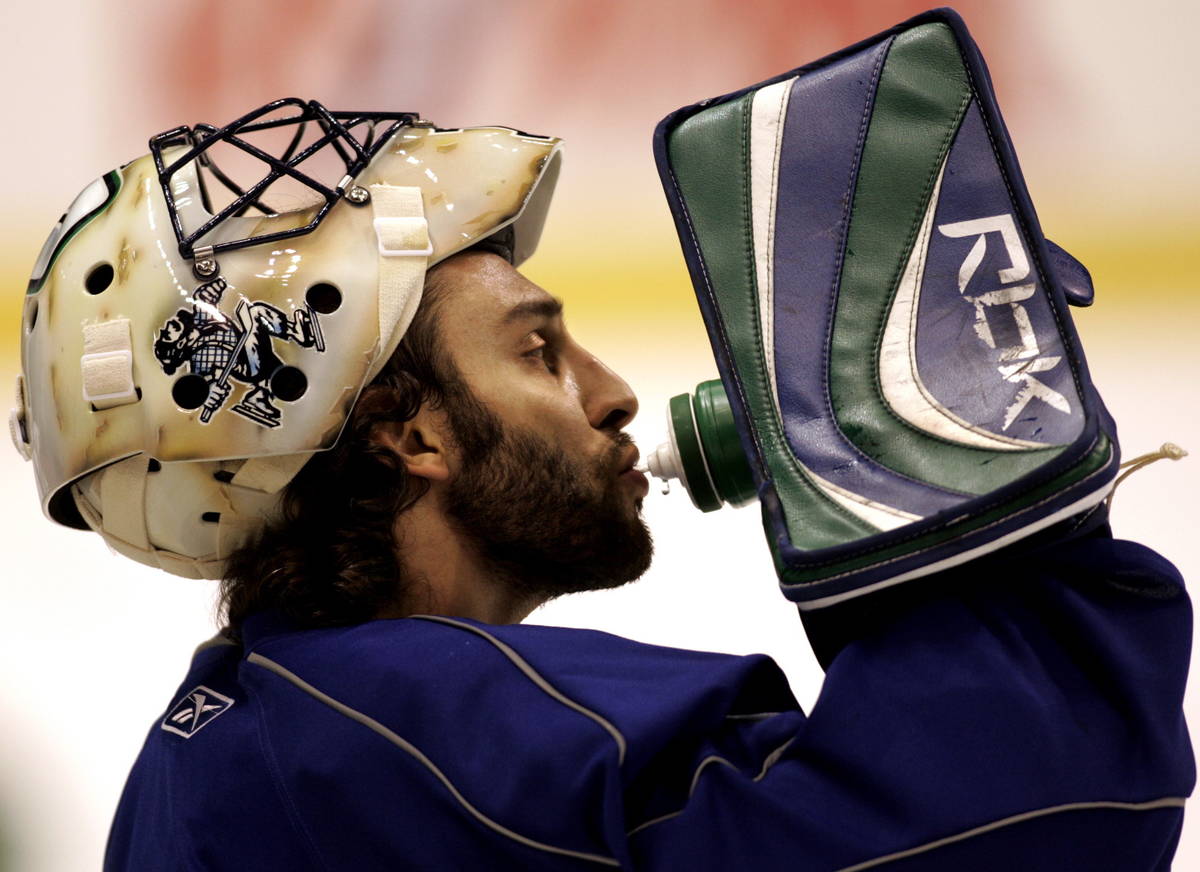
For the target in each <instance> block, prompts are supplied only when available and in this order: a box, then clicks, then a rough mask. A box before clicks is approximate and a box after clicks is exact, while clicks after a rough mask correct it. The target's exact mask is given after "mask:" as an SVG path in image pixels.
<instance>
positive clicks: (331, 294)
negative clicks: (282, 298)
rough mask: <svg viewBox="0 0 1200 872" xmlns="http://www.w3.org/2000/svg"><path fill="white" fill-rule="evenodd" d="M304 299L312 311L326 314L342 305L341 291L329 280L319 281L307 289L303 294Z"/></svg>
mask: <svg viewBox="0 0 1200 872" xmlns="http://www.w3.org/2000/svg"><path fill="white" fill-rule="evenodd" d="M304 300H305V302H307V303H308V305H309V306H310V307H311V308H312V309H313V311H315V312H318V313H320V314H322V315H328V314H330V313H331V312H336V311H337V310H338V308H339V307H340V306H341V305H342V292H341V291H339V290H338V289H337V286H335V285H331V284H329V282H321V283H320V284H316V285H313V286H312V287H311V288H309V289H308V291H307V292H306V293H305V294H304Z"/></svg>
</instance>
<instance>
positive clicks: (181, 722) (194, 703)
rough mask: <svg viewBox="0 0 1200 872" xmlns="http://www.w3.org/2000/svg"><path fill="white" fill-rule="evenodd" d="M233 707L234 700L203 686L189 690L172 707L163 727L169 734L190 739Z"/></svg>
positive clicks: (163, 721)
mask: <svg viewBox="0 0 1200 872" xmlns="http://www.w3.org/2000/svg"><path fill="white" fill-rule="evenodd" d="M232 706H233V700H232V699H230V698H229V697H227V696H225V695H224V694H221V693H217V692H216V691H215V690H213V689H212V688H208V687H205V686H204V685H203V684H201V685H198V686H197V687H195V688H193V689H192V690H189V691H188V692H187V694H186V695H185V696H184V698H183V699H181V700H180V701H179V702H177V703H175V705H173V706H171V710H170V711H169V712H167V716H166V717H165V718H163V720H162V724H161V727H162V728H163V729H164V730H166V731H167V732H168V733H175V735H177V736H183V737H184V738H185V739H190V738H191V737H192V736H194V735H195V734H196V733H198V732H199V731H200V730H202V729H204V727H207V726H208V725H209V724H211V723H212V722H213V721H214V720H216V719H217V718H218V717H220V716H221V715H223V714H225V712H227V711H229V709H230V708H231V707H232Z"/></svg>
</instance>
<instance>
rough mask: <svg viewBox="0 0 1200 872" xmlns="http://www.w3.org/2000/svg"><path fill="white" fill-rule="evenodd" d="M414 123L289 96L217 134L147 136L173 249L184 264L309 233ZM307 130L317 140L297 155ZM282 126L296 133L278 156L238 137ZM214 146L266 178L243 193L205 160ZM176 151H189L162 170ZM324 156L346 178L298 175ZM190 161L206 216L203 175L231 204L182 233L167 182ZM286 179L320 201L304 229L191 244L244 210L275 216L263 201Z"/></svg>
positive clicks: (185, 130) (207, 130) (188, 130)
mask: <svg viewBox="0 0 1200 872" xmlns="http://www.w3.org/2000/svg"><path fill="white" fill-rule="evenodd" d="M288 107H295V110H296V112H295V114H292V115H286V116H284V117H276V118H265V119H264V116H270V115H272V114H273V113H277V112H279V111H281V110H286V109H287V108H288ZM419 121H420V114H419V113H416V112H346V111H330V110H328V109H326V108H325V107H324V106H322V105H321V104H320V103H318V102H317V101H315V100H308V101H304V100H300V99H297V98H295V97H287V98H284V99H282V100H275V101H273V102H271V103H267V104H266V105H265V106H261V107H259V108H258V109H255V110H254V111H252V112H249V113H247V114H246V115H243V116H242V117H241V118H238V119H237V120H236V121H233V122H231V123H229V124H227V125H225V126H224V127H221V128H217V127H214V126H213V125H211V124H196V125H194V126H192V127H188V126H186V125H185V126H181V127H176V128H174V129H172V130H167V131H164V132H163V133H160V134H158V135H157V136H154V137H151V139H150V153H151V154H152V155H153V156H154V164H155V167H156V168H157V170H158V180H159V184H160V185H161V186H162V191H163V197H164V199H165V200H166V203H167V210H168V212H169V213H170V216H171V226H172V227H173V228H174V230H175V238H176V240H177V241H178V243H179V253H180V255H181V256H182V257H184V258H186V259H188V260H192V259H195V258H197V257H199V256H204V257H211V256H212V255H214V254H216V253H218V252H222V251H231V250H233V249H238V248H245V247H247V246H250V245H258V244H260V243H263V242H273V241H275V240H279V239H287V238H290V237H293V236H302V235H304V234H306V233H311V232H312V231H313V230H315V229H316V228H317V226H318V225H319V224H320V223H321V221H322V220H323V219H324V218H325V215H326V214H327V213H328V212H329V210H330V208H331V207H332V206H333V204H334V203H336V202H337V201H338V200H339V199H341V198H342V197H343V196H345V194H346V191H347V189H348V188H349V187H350V185H351V183H352V182H353V181H354V178H355V176H357V175H358V173H359V172H360V171H361V170H362V169H363V167H365V166H366V165H367V164H368V163H369V162H370V160H371V158H373V157H374V156H375V155H376V154H377V153H378V152H379V150H380V149H381V148H382V147H383V146H384V144H385V143H386V142H387V141H388V140H389V139H390V138H391V137H392V135H393V134H394V133H395V132H396V131H397V130H399V129H400V128H401V127H406V126H411V125H413V124H416V123H418V122H419ZM384 122H391V123H390V124H388V125H387V126H386V127H384V128H383V130H382V132H379V131H378V128H379V127H380V125H381V124H382V123H384ZM310 123H312V124H316V125H317V127H318V128H319V135H317V137H316V139H315V140H314V141H313V142H311V143H309V144H308V145H306V146H304V147H303V148H301V147H300V146H301V143H302V142H303V140H304V136H305V133H306V131H307V130H308V126H309V124H310ZM421 123H424V122H421ZM287 127H294V128H295V131H294V133H293V134H292V137H291V139H290V141H289V142H288V143H287V145H286V146H285V147H284V148H283V149H282V151H281V153H279V154H278V155H275V154H271V153H270V152H268V151H265V150H264V149H263V148H261V147H260V146H259V145H256V144H255V143H252V142H248V141H247V140H246V139H245V138H243V137H244V135H245V134H250V133H255V132H258V131H263V130H271V129H276V128H287ZM218 144H227V145H229V146H233V147H235V148H237V149H240V150H241V151H243V152H245V153H247V154H249V155H250V156H251V157H253V158H256V159H257V160H258V161H261V163H262V164H265V165H266V167H267V172H266V175H264V176H263V177H262V178H261V179H259V180H258V181H257V182H255V183H254V184H253V185H250V186H248V187H245V188H243V187H242V186H241V185H239V184H238V183H237V182H236V181H234V179H233V178H232V177H231V176H230V175H229V174H227V173H226V172H225V171H224V170H223V169H222V168H221V167H220V166H218V164H217V162H216V160H215V159H214V157H213V155H212V154H210V149H212V148H213V146H215V145H218ZM178 146H183V147H185V148H187V151H186V152H184V154H183V155H181V156H180V157H178V158H177V159H176V160H174V161H173V162H172V163H171V164H169V165H168V164H166V163H165V161H164V153H165V152H166V150H167V149H169V148H175V147H178ZM323 150H324V153H325V155H326V156H327V155H329V154H330V153H332V154H333V155H335V156H336V160H338V161H340V165H341V166H342V167H344V168H345V174H344V175H343V176H342V178H341V180H340V181H339V182H338V183H337V184H336V185H335V186H333V187H330V186H329V185H327V184H323V183H322V182H320V181H318V180H317V179H315V178H313V176H312V175H311V174H310V173H309V172H306V171H305V170H301V169H298V168H297V167H298V165H299V164H300V163H302V162H304V161H306V160H309V159H310V158H312V157H313V156H314V155H316V154H317V153H318V152H322V151H323ZM193 160H194V161H196V179H197V185H198V186H199V189H200V190H199V193H200V196H201V198H202V201H203V203H204V206H205V208H206V209H207V210H208V211H209V212H210V213H213V208H212V205H211V203H212V201H211V198H210V197H209V192H208V188H207V185H206V182H205V180H204V177H205V175H206V174H208V175H211V177H212V178H213V179H215V180H216V181H218V182H219V183H220V184H222V185H223V186H224V187H225V188H226V189H227V190H228V191H229V192H230V193H231V194H232V195H233V199H232V200H231V201H230V202H229V203H227V204H226V205H224V206H223V207H222V208H221V209H220V210H219V211H216V212H215V214H212V217H211V218H209V219H208V220H207V221H205V222H204V223H203V224H201V225H200V226H199V227H197V228H195V229H194V230H190V229H188V228H185V227H184V226H183V223H182V221H181V219H180V214H179V210H178V208H177V205H176V202H175V195H174V194H173V192H172V186H171V180H172V178H173V177H174V176H175V174H176V173H178V172H180V171H181V170H183V169H184V168H185V167H187V166H188V165H189V164H190V163H191V162H192V161H193ZM285 176H286V177H287V178H288V179H289V180H291V181H293V182H296V183H299V184H300V185H302V186H303V187H304V188H307V189H309V190H311V191H312V192H313V193H315V194H317V195H318V196H319V197H320V198H321V200H322V201H323V202H321V204H320V206H319V207H318V208H317V211H316V213H315V214H314V215H313V218H312V220H311V221H310V222H309V223H308V224H305V225H304V226H302V227H296V228H293V229H290V230H282V231H276V232H273V233H263V234H260V235H257V236H247V237H243V238H236V239H226V240H222V241H220V242H215V243H212V244H209V245H202V244H197V243H199V242H200V241H201V240H202V239H203V238H204V237H205V236H206V235H207V234H208V233H210V232H211V231H212V230H214V229H215V228H217V227H219V226H220V225H221V224H222V223H223V222H224V221H226V220H227V219H229V218H233V217H239V216H242V215H244V214H246V212H247V211H248V210H250V209H254V210H256V211H258V212H260V213H262V214H264V215H274V214H276V213H275V211H274V210H272V209H271V208H270V207H268V206H267V205H266V204H265V203H263V202H262V199H261V198H262V196H263V194H264V192H265V191H266V190H267V189H268V188H269V187H270V186H271V185H272V184H274V183H275V182H277V181H279V180H280V179H282V178H284V177H285Z"/></svg>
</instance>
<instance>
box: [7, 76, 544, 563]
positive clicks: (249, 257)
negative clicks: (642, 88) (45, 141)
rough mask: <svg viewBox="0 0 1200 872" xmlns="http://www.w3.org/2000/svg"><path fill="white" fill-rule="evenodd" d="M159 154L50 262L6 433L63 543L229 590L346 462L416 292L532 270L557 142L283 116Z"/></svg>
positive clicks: (206, 128)
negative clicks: (367, 393)
mask: <svg viewBox="0 0 1200 872" xmlns="http://www.w3.org/2000/svg"><path fill="white" fill-rule="evenodd" d="M150 150H151V153H150V154H148V155H145V156H143V157H141V158H138V159H136V160H134V161H131V162H130V163H128V164H126V165H125V166H123V167H121V168H120V169H119V170H115V171H113V172H110V173H107V174H106V175H104V176H102V177H101V178H100V179H98V180H96V181H95V182H93V183H92V184H90V185H88V186H87V187H86V188H85V189H84V190H83V192H82V193H81V194H80V195H79V196H78V197H77V198H76V199H75V201H74V203H72V204H71V206H70V207H69V208H68V210H67V212H66V213H65V214H64V215H63V217H62V218H61V219H60V220H59V222H58V224H57V226H56V227H55V228H54V230H53V231H52V232H51V234H50V237H49V239H47V241H46V244H45V246H44V247H43V249H42V252H41V254H40V256H39V257H38V261H37V264H36V265H35V267H34V271H33V275H32V277H31V279H30V283H29V288H28V293H27V296H26V300H25V307H24V316H23V319H22V335H21V339H22V343H21V363H22V371H23V372H22V375H21V376H19V377H18V380H17V405H16V408H15V409H14V410H13V412H12V415H11V418H10V425H11V431H12V436H13V441H14V443H15V444H16V446H17V449H18V450H19V451H20V452H21V454H22V455H23V456H25V457H26V459H31V460H32V461H33V466H34V471H35V477H36V480H37V487H38V494H39V497H40V499H41V502H42V507H43V510H44V511H45V512H46V514H47V515H48V516H49V517H50V518H51V519H52V520H54V521H57V522H58V523H60V524H64V525H66V526H70V527H76V528H80V529H86V528H91V529H93V530H96V531H97V532H99V533H100V534H101V535H102V536H104V538H105V540H106V541H107V542H108V544H109V545H110V546H111V547H112V548H114V549H115V550H116V551H118V552H120V553H122V554H125V555H126V556H129V557H132V558H133V559H135V560H138V561H140V562H142V563H146V564H148V565H151V566H158V567H161V568H163V569H165V570H167V571H168V572H171V573H174V574H177V575H182V576H188V577H207V578H218V577H220V575H221V572H222V569H223V566H224V561H225V558H226V557H228V555H229V554H230V553H231V552H232V551H233V550H234V549H236V548H237V547H239V546H240V545H242V544H243V543H244V542H246V541H247V540H248V539H249V538H250V537H252V536H253V535H254V534H255V533H256V532H257V531H258V530H259V528H260V527H261V525H262V524H263V522H264V521H265V520H266V519H269V518H270V517H271V516H272V515H273V513H274V512H275V510H276V507H277V505H278V502H279V495H280V491H281V490H282V488H283V487H284V486H285V485H286V484H287V483H288V482H289V481H291V479H292V478H293V477H294V476H295V474H296V473H297V472H298V471H299V470H300V468H301V467H302V466H303V465H304V462H305V461H306V460H307V459H308V457H310V456H311V454H312V453H313V452H314V451H320V450H323V449H327V448H330V447H332V446H333V444H334V443H335V442H336V440H337V438H338V435H339V433H340V432H341V430H342V427H343V425H344V424H345V422H346V419H347V416H348V414H349V412H350V409H351V408H352V406H353V404H354V402H355V400H356V399H357V397H358V395H359V392H360V391H361V390H362V388H363V387H364V386H365V385H366V384H367V383H368V382H369V381H370V380H371V379H372V378H373V377H374V376H375V375H376V374H377V373H378V372H379V370H380V369H381V368H382V366H383V364H384V363H385V362H386V361H387V359H388V358H389V356H390V355H391V353H392V352H393V350H394V349H395V348H396V346H397V344H398V343H399V341H400V339H401V337H402V336H403V334H404V331H405V329H406V328H407V327H408V324H409V322H410V321H411V320H412V317H413V315H414V313H415V311H416V308H417V305H418V304H419V302H420V298H421V290H422V286H423V283H424V277H425V273H426V270H427V269H428V268H429V267H430V266H432V265H433V264H435V263H437V262H438V261H440V260H443V259H445V258H447V257H449V256H450V255H452V254H455V253H456V252H459V251H462V250H464V249H466V248H469V247H473V246H486V247H488V248H489V249H490V250H493V251H497V252H498V253H502V254H503V255H504V256H506V257H507V258H508V259H509V260H510V261H511V262H512V263H513V264H514V265H518V264H520V263H521V262H522V261H523V260H525V259H526V258H527V257H529V255H530V254H532V253H533V250H534V248H535V246H536V245H537V241H538V238H539V236H540V234H541V229H542V225H543V223H544V221H545V217H546V210H547V208H548V206H549V201H550V197H551V194H552V192H553V189H554V183H555V180H556V178H557V175H558V168H559V155H560V151H559V141H558V140H557V139H552V138H546V137H538V136H530V135H527V134H524V133H520V132H518V131H515V130H511V129H508V128H503V127H480V128H466V129H456V130H443V129H439V128H436V127H434V126H433V125H431V124H429V123H428V122H424V121H421V120H419V118H418V116H417V115H415V114H411V113H367V112H332V111H329V110H326V109H325V108H324V107H323V106H321V105H320V104H318V103H316V102H303V101H300V100H294V99H288V100H280V101H276V102H274V103H271V104H268V105H266V106H263V107H261V108H260V109H257V110H255V111H254V112H251V113H250V114H248V115H246V116H244V117H243V118H240V119H238V120H237V121H235V122H233V123H232V124H229V125H227V126H226V127H224V128H220V129H218V128H215V127H212V126H210V125H195V126H194V127H191V128H188V127H181V128H178V129H175V130H171V131H167V132H166V133H163V134H160V135H158V136H155V137H154V138H153V139H151V140H150Z"/></svg>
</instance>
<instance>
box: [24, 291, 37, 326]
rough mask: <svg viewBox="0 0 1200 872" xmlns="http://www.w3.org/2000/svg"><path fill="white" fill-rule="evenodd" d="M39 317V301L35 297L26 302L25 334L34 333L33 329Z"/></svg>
mask: <svg viewBox="0 0 1200 872" xmlns="http://www.w3.org/2000/svg"><path fill="white" fill-rule="evenodd" d="M37 316H38V301H37V298H36V297H34V298H32V299H29V300H26V301H25V332H26V333H32V332H33V327H34V325H35V324H37Z"/></svg>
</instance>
